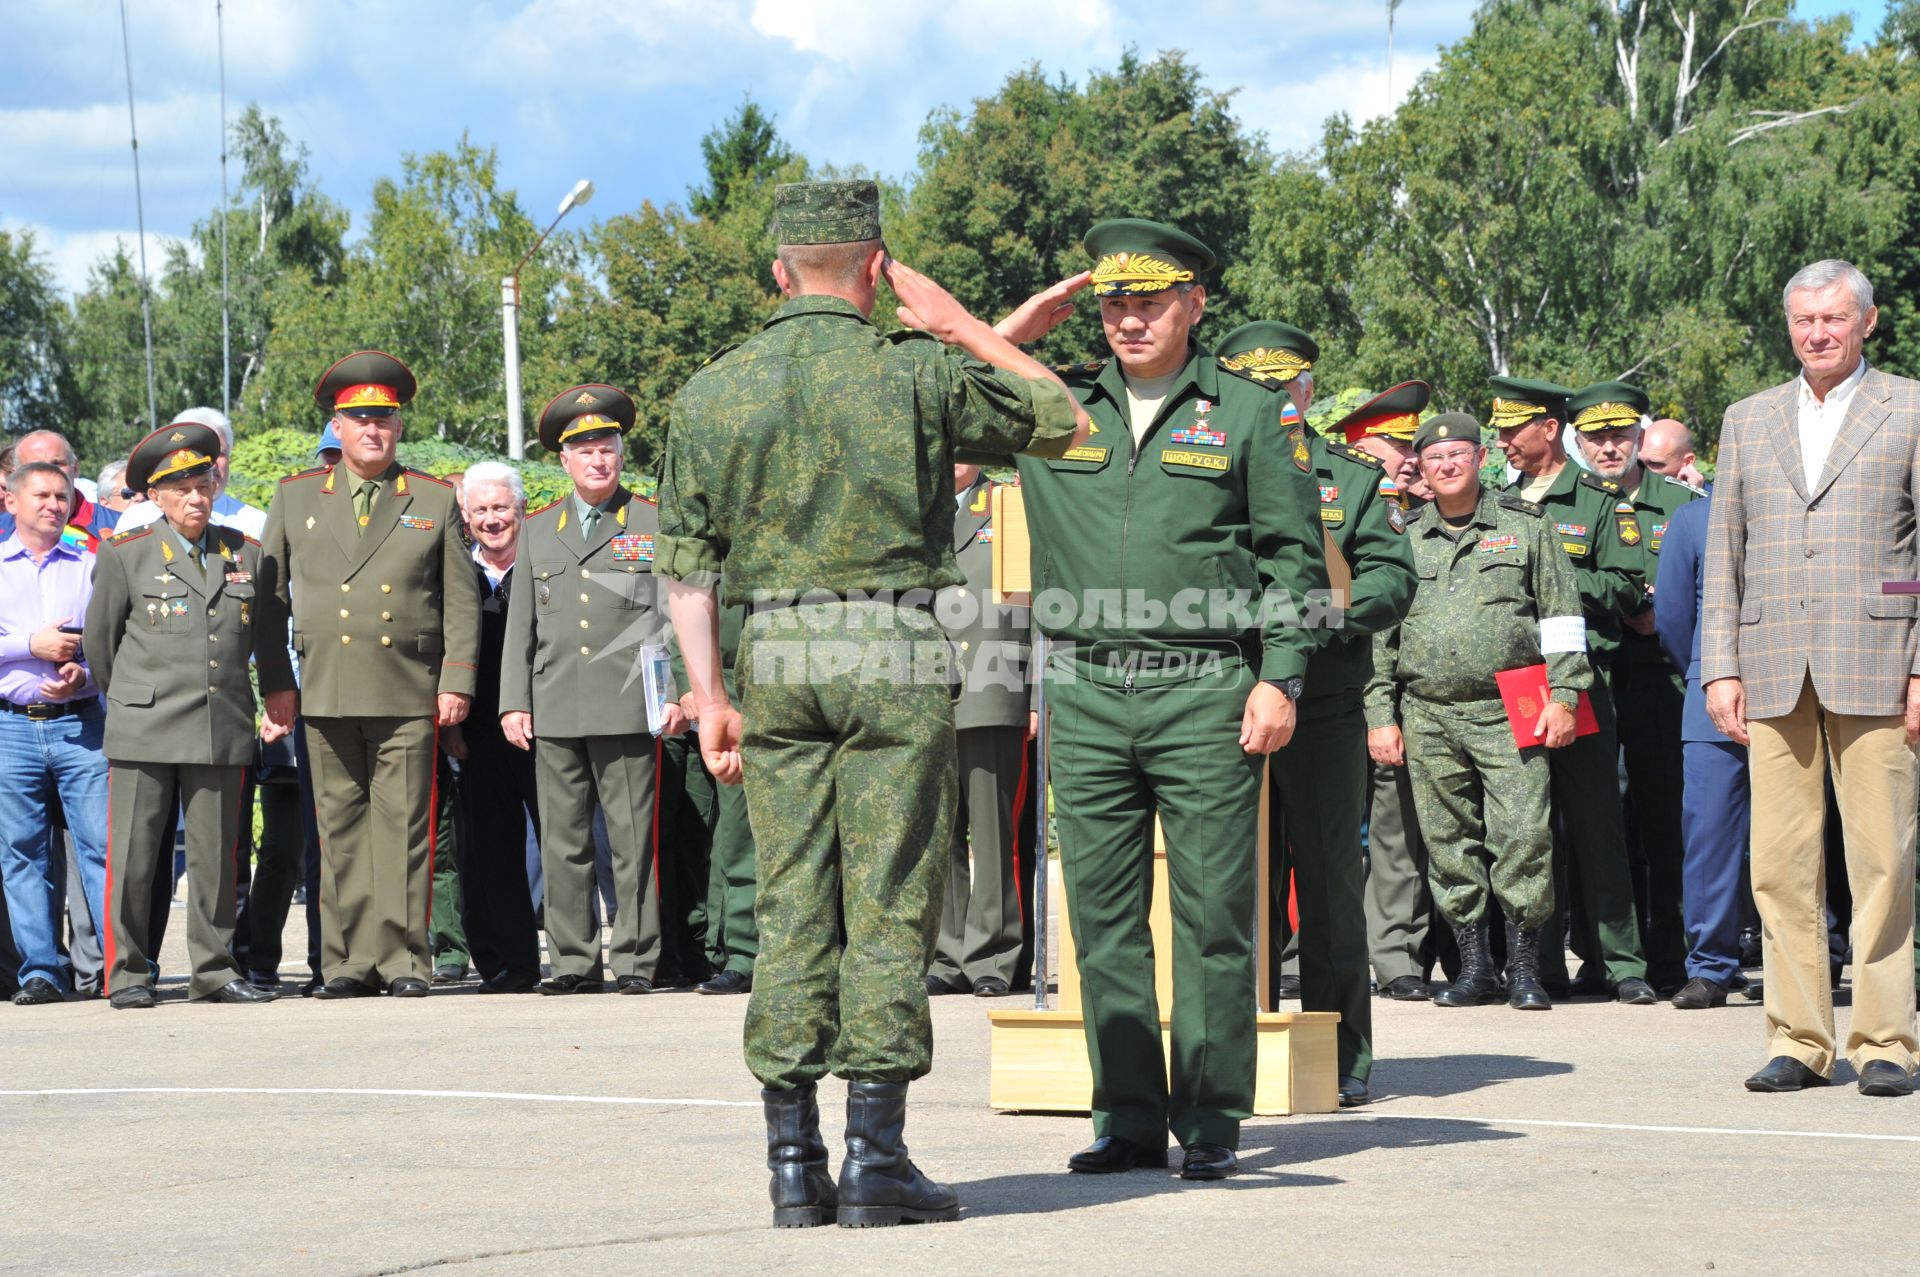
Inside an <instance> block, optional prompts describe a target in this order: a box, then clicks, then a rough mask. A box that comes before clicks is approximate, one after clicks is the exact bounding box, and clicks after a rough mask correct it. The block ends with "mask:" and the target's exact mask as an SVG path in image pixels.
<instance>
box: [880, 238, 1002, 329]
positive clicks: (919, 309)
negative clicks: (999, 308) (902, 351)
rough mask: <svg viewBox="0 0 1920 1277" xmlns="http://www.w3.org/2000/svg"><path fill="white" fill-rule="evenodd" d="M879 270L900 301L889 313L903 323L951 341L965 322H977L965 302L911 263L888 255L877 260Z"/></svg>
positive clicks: (963, 326) (966, 323) (965, 324)
mask: <svg viewBox="0 0 1920 1277" xmlns="http://www.w3.org/2000/svg"><path fill="white" fill-rule="evenodd" d="M880 270H881V273H882V274H884V275H885V276H886V278H887V283H888V284H889V285H890V286H891V287H892V288H893V295H894V296H896V297H898V298H899V299H900V305H898V306H896V307H894V312H893V313H894V314H896V315H898V316H899V317H900V322H901V323H903V324H905V325H906V326H907V327H909V328H918V329H919V330H920V331H922V332H925V333H931V334H932V335H934V336H935V337H938V338H939V339H940V340H941V341H944V342H946V343H948V344H949V345H951V344H953V343H954V342H955V341H957V340H959V338H960V336H961V333H962V330H963V329H965V328H966V326H967V325H969V324H978V323H979V322H980V321H979V320H977V319H975V318H974V317H973V315H972V314H971V313H970V312H969V311H968V310H967V308H966V307H965V306H962V305H961V304H960V303H959V302H957V301H955V300H954V296H953V294H952V293H950V292H948V291H947V290H946V289H944V288H942V287H940V285H938V284H936V283H934V282H933V281H932V280H930V279H928V278H927V277H926V276H925V275H922V274H921V273H920V272H919V271H917V270H915V269H913V267H911V266H907V265H904V264H903V263H900V262H896V261H894V260H893V258H891V257H889V258H887V259H886V261H885V262H883V263H882V264H881V267H880Z"/></svg>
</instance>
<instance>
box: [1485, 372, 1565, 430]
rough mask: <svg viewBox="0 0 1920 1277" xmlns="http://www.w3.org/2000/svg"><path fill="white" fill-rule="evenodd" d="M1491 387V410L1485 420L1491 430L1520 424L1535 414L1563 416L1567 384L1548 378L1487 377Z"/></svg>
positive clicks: (1559, 418)
mask: <svg viewBox="0 0 1920 1277" xmlns="http://www.w3.org/2000/svg"><path fill="white" fill-rule="evenodd" d="M1487 380H1488V381H1489V382H1490V383H1491V384H1492V386H1493V411H1492V412H1490V413H1489V414H1488V416H1487V419H1488V420H1489V421H1491V422H1492V423H1493V428H1494V429H1495V430H1508V429H1511V428H1512V427H1514V426H1524V425H1526V424H1527V423H1528V422H1529V421H1532V420H1533V419H1534V418H1535V417H1552V418H1554V419H1555V420H1556V421H1565V420H1566V419H1567V396H1568V395H1570V394H1572V393H1573V389H1572V387H1570V386H1562V385H1560V384H1558V383H1557V382H1552V381H1530V380H1528V379H1527V378H1525V377H1489V378H1488V379H1487Z"/></svg>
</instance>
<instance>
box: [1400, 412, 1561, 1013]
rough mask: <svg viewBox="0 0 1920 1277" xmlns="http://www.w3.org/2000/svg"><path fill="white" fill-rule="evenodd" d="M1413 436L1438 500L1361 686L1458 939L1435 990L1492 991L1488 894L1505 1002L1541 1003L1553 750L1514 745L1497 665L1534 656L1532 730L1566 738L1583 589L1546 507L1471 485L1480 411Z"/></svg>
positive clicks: (1439, 420) (1457, 994)
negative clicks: (1447, 977)
mask: <svg viewBox="0 0 1920 1277" xmlns="http://www.w3.org/2000/svg"><path fill="white" fill-rule="evenodd" d="M1414 446H1415V448H1416V449H1417V450H1418V452H1419V453H1420V464H1421V470H1422V472H1423V474H1425V476H1426V477H1427V479H1428V481H1429V483H1431V485H1432V486H1433V489H1434V493H1435V498H1434V502H1433V503H1432V504H1430V505H1428V506H1427V507H1426V508H1425V509H1424V510H1422V511H1420V512H1419V513H1418V514H1417V515H1416V516H1415V517H1414V519H1413V522H1412V524H1411V526H1410V527H1409V528H1408V530H1407V538H1408V540H1409V542H1410V543H1411V545H1412V548H1413V561H1414V569H1415V571H1416V573H1417V574H1418V577H1419V584H1418V586H1417V588H1416V589H1415V591H1414V596H1413V606H1412V608H1411V609H1410V610H1409V611H1408V613H1407V615H1406V619H1405V620H1404V621H1402V622H1401V624H1400V627H1399V628H1398V629H1397V630H1392V631H1388V632H1386V633H1383V634H1381V635H1379V636H1378V638H1377V639H1376V640H1375V646H1374V673H1373V682H1372V684H1371V685H1370V686H1369V689H1368V697H1369V701H1370V703H1378V702H1380V701H1382V700H1397V702H1398V706H1399V710H1400V713H1401V716H1402V719H1403V721H1404V723H1405V728H1404V733H1405V743H1404V753H1405V761H1406V766H1407V770H1408V773H1409V774H1410V776H1411V778H1412V782H1413V800H1414V804H1415V806H1416V807H1417V808H1418V810H1419V813H1420V830H1421V833H1422V834H1423V835H1424V836H1425V838H1426V840H1427V846H1428V849H1429V851H1430V853H1431V861H1430V865H1429V869H1430V873H1431V875H1432V879H1433V894H1434V898H1435V900H1436V901H1437V902H1438V903H1439V906H1440V912H1441V914H1442V916H1444V917H1445V918H1446V920H1447V921H1448V923H1449V924H1451V926H1452V927H1453V930H1454V935H1455V938H1456V939H1457V940H1458V942H1459V946H1460V957H1461V965H1460V975H1459V978H1458V979H1456V980H1454V982H1453V983H1452V984H1451V985H1449V986H1448V987H1447V988H1446V989H1444V990H1442V991H1441V992H1440V993H1439V994H1437V995H1435V998H1434V1000H1435V1001H1436V1002H1437V1003H1439V1004H1440V1005H1442V1006H1474V1005H1478V1004H1480V1003H1483V1002H1489V1001H1493V1000H1495V999H1497V998H1498V997H1499V996H1500V976H1499V972H1498V971H1497V970H1496V969H1495V967H1494V964H1493V959H1492V954H1491V952H1490V947H1489V943H1488V934H1487V924H1486V922H1485V921H1484V919H1485V917H1486V911H1487V903H1488V897H1489V894H1491V896H1492V898H1493V899H1495V900H1497V901H1498V902H1499V904H1500V909H1501V912H1502V913H1503V914H1505V916H1506V920H1507V955H1508V962H1509V974H1508V989H1509V993H1508V1003H1509V1005H1511V1006H1513V1007H1515V1008H1518V1009H1522V1010H1547V1009H1550V1008H1551V1007H1552V1005H1553V1004H1552V1002H1551V1000H1550V999H1549V998H1548V996H1547V993H1546V991H1545V989H1544V988H1543V987H1542V986H1541V983H1540V979H1539V961H1540V929H1541V927H1542V926H1543V925H1544V924H1545V923H1546V921H1547V919H1548V917H1549V916H1550V915H1551V914H1552V912H1553V877H1552V871H1551V865H1552V844H1551V839H1550V837H1549V835H1548V832H1547V811H1548V799H1547V793H1548V787H1549V778H1548V770H1547V757H1546V753H1547V751H1546V749H1542V748H1540V747H1538V746H1529V747H1527V748H1524V749H1523V748H1520V747H1519V746H1517V745H1516V744H1515V742H1514V735H1513V728H1512V727H1511V725H1510V724H1509V722H1508V718H1507V711H1506V708H1505V705H1504V704H1503V702H1502V700H1501V697H1500V691H1499V688H1498V686H1497V684H1496V683H1495V675H1496V674H1499V673H1500V672H1502V671H1504V670H1512V669H1519V668H1522V667H1525V666H1531V665H1538V664H1541V663H1542V662H1543V661H1544V662H1545V664H1546V668H1547V686H1548V689H1549V690H1548V699H1547V701H1546V702H1545V703H1543V704H1542V705H1541V706H1540V713H1541V716H1540V720H1539V723H1538V724H1537V725H1536V731H1537V732H1539V733H1540V735H1541V737H1542V742H1541V743H1542V745H1544V746H1546V747H1548V748H1553V749H1558V748H1564V747H1565V746H1566V744H1567V743H1568V742H1570V741H1571V740H1572V739H1573V729H1574V715H1573V712H1572V711H1573V707H1574V706H1575V705H1576V704H1577V703H1578V701H1579V696H1580V693H1581V692H1582V691H1585V690H1587V688H1588V687H1589V686H1590V684H1591V681H1592V675H1591V671H1590V670H1589V668H1588V665H1587V660H1586V657H1585V655H1584V652H1585V646H1586V638H1585V629H1586V627H1585V622H1584V621H1583V620H1582V619H1581V615H1580V599H1579V593H1578V588H1577V586H1576V585H1575V583H1574V579H1573V572H1572V570H1571V569H1570V568H1569V567H1568V566H1567V561H1566V556H1565V554H1564V553H1563V552H1562V551H1561V550H1560V549H1559V547H1558V546H1557V544H1556V539H1555V537H1554V535H1553V532H1552V530H1551V528H1550V527H1549V525H1548V523H1547V516H1546V514H1545V512H1544V511H1543V510H1542V509H1541V507H1540V506H1538V505H1536V504H1534V503H1533V502H1531V501H1527V500H1525V499H1524V498H1521V497H1519V496H1517V495H1515V494H1512V493H1499V494H1496V493H1494V492H1492V491H1489V490H1488V489H1486V488H1485V487H1483V486H1482V484H1481V483H1480V479H1479V470H1480V466H1481V463H1482V462H1483V461H1484V460H1485V457H1486V450H1485V448H1483V447H1482V446H1481V443H1480V423H1479V422H1477V421H1475V420H1474V419H1473V418H1472V417H1470V416H1468V415H1467V414H1465V413H1442V414H1441V415H1439V416H1437V417H1434V418H1432V419H1431V420H1429V421H1427V422H1424V423H1423V424H1422V425H1421V427H1420V430H1419V433H1418V434H1417V435H1416V436H1415V439H1414Z"/></svg>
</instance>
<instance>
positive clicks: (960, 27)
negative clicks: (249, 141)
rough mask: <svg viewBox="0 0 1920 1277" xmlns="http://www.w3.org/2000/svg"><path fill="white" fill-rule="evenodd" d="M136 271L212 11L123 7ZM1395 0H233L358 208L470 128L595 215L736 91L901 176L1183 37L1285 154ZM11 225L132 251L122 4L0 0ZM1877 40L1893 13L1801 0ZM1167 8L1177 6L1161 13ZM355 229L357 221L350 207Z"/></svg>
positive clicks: (81, 247) (190, 138)
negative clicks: (978, 102) (579, 194)
mask: <svg viewBox="0 0 1920 1277" xmlns="http://www.w3.org/2000/svg"><path fill="white" fill-rule="evenodd" d="M1474 7H1475V5H1474V0H1404V2H1403V3H1402V4H1401V6H1400V10H1399V13H1398V16H1397V18H1396V28H1395V39H1394V55H1393V68H1392V77H1391V92H1392V93H1393V94H1394V95H1398V94H1401V93H1403V92H1404V91H1405V90H1406V88H1407V87H1408V86H1409V85H1410V84H1412V82H1413V80H1414V78H1415V77H1416V76H1417V75H1418V74H1419V72H1420V71H1421V70H1423V69H1424V68H1425V67H1427V66H1429V65H1431V64H1432V62H1433V59H1434V53H1435V49H1436V48H1437V47H1438V46H1439V45H1441V44H1444V43H1448V42H1451V41H1453V40H1455V39H1458V38H1459V37H1460V36H1462V35H1463V34H1465V33H1466V31H1467V29H1468V27H1469V25H1470V22H1471V18H1472V13H1473V9H1474ZM127 8H128V14H129V22H130V29H131V34H132V50H133V59H132V62H133V84H134V101H135V105H136V107H137V109H138V113H139V127H140V163H141V176H142V180H143V188H144V194H145V202H146V223H147V230H148V233H149V241H148V252H149V262H150V263H152V264H154V265H155V266H156V267H157V264H158V261H159V244H158V241H159V240H160V239H161V238H162V237H169V236H179V235H183V234H185V233H186V232H187V230H188V229H189V228H190V227H191V226H192V224H193V222H194V220H195V219H196V218H199V217H204V216H205V215H206V214H207V212H208V211H209V210H210V209H212V208H213V207H214V206H215V205H216V204H217V203H218V202H219V194H220V172H219V164H218V160H219V118H220V117H219V74H218V61H217V49H216V43H215V23H214V0H127ZM1385 9H1386V6H1385V3H1384V0H1240V2H1239V3H1227V2H1225V0H1191V2H1190V3H1187V4H1184V5H1177V6H1176V5H1157V6H1152V5H1146V4H1140V3H1137V2H1130V0H949V2H948V3H939V4H936V3H929V2H927V0H227V3H226V5H225V32H226V68H227V76H226V84H227V103H228V112H229V115H230V116H233V115H237V114H238V113H239V111H240V109H241V108H242V107H243V106H245V104H246V103H248V102H250V101H257V102H259V103H260V104H261V105H262V106H263V107H264V108H265V109H266V110H267V111H269V112H270V113H272V114H274V115H277V116H279V117H280V119H281V121H282V123H283V124H284V126H285V127H286V129H287V131H288V133H289V134H290V135H291V136H293V137H294V138H296V139H298V140H299V141H301V142H304V143H305V144H306V145H307V146H308V147H309V148H310V150H311V159H310V162H311V165H312V172H313V176H314V178H315V179H316V180H317V181H318V183H319V184H320V186H321V187H322V189H324V190H325V191H326V192H327V193H328V194H329V195H331V196H332V197H333V198H334V199H336V200H338V201H339V202H341V203H342V204H344V205H346V206H347V207H348V208H349V209H351V210H353V211H354V212H355V214H356V215H357V214H358V213H359V212H360V211H361V210H363V209H364V208H365V207H366V204H367V199H368V192H369V190H370V188H371V186H372V183H373V181H374V179H375V178H376V177H379V176H381V175H392V174H394V173H396V172H397V171H398V168H399V158H400V155H401V154H402V153H403V152H408V151H412V152H422V151H429V150H435V149H440V148H444V147H447V146H449V145H451V144H452V143H454V142H455V141H457V140H458V138H459V137H460V134H461V132H462V131H463V130H464V131H466V132H467V133H468V134H469V135H470V136H471V137H472V139H473V140H474V141H475V142H477V143H479V144H482V145H489V146H495V147H497V148H498V149H499V153H500V165H501V172H502V175H503V177H504V179H505V182H506V184H507V185H509V186H512V187H514V188H516V189H517V190H518V191H519V192H520V194H521V197H522V199H523V200H524V201H525V203H526V205H527V206H528V207H529V208H530V209H531V210H533V212H534V215H535V216H536V218H539V217H542V215H543V214H545V215H550V214H551V210H552V209H553V207H554V206H555V204H556V203H557V202H558V200H559V199H560V197H561V196H562V195H563V194H565V192H566V190H567V188H568V187H569V186H571V185H572V184H573V182H574V181H575V180H576V179H577V178H580V177H590V178H592V179H593V180H594V182H595V184H596V185H597V187H598V193H597V194H596V195H595V197H594V200H593V202H592V203H591V204H590V205H588V206H587V207H586V208H584V209H582V210H581V212H580V213H577V214H574V215H573V216H572V217H571V218H570V219H569V224H570V225H571V224H576V223H584V222H587V221H591V220H595V219H598V218H601V217H605V216H608V215H610V214H613V213H618V212H622V211H624V210H627V209H631V208H635V207H638V206H639V204H640V203H641V202H642V201H644V200H653V201H655V202H656V203H663V202H667V201H675V200H682V199H684V197H685V192H686V188H687V186H688V185H689V184H690V183H692V182H694V181H696V180H697V179H698V178H699V175H700V153H699V139H700V136H701V134H703V133H704V132H706V130H708V129H709V128H711V127H712V126H713V125H714V124H715V123H716V122H717V121H719V120H721V119H723V118H724V117H725V116H726V115H728V114H729V113H730V112H731V111H733V110H734V108H735V107H737V106H738V105H739V103H740V101H741V100H742V98H743V97H745V96H747V95H751V96H753V97H754V98H755V99H757V100H758V101H759V102H760V103H761V105H762V106H763V107H765V108H766V109H768V110H769V111H771V112H772V113H773V114H774V115H775V116H776V117H777V119H778V122H779V126H780V128H781V131H782V132H783V133H784V134H785V135H786V136H787V137H788V139H789V140H790V141H791V142H792V143H793V144H794V145H795V146H796V147H797V148H798V149H799V150H800V151H802V152H803V153H805V154H806V155H807V156H808V157H809V158H811V159H814V160H816V161H821V162H827V163H833V164H839V165H852V164H864V165H866V166H867V167H868V168H869V169H872V170H874V171H877V172H881V173H887V174H904V173H906V172H908V171H910V170H911V169H912V167H913V165H914V159H915V154H916V147H917V133H918V130H919V127H920V125H921V123H922V122H923V121H924V120H925V119H926V117H927V113H928V112H929V111H931V110H933V109H935V108H937V107H940V106H942V105H952V106H965V104H967V103H968V102H970V101H971V100H972V99H973V98H975V97H978V96H981V95H984V94H988V93H991V92H993V90H994V89H995V88H996V87H997V86H998V85H999V83H1000V82H1001V81H1002V79H1004V77H1005V76H1006V74H1007V73H1008V72H1009V71H1011V70H1014V69H1016V68H1018V67H1020V66H1023V65H1025V64H1027V63H1030V62H1036V61H1037V62H1039V63H1040V64H1042V65H1043V66H1044V67H1046V68H1047V70H1048V71H1049V72H1065V73H1066V74H1067V75H1068V76H1069V77H1071V78H1074V79H1079V78H1081V77H1083V76H1084V75H1085V73H1086V72H1087V70H1089V69H1094V68H1106V67H1111V66H1112V65H1114V63H1115V62H1116V61H1117V59H1118V58H1119V56H1120V53H1121V51H1122V50H1123V49H1124V48H1125V47H1127V46H1128V45H1133V46H1135V47H1137V48H1139V49H1140V50H1141V52H1142V53H1144V54H1147V55H1151V54H1153V53H1155V52H1157V51H1159V50H1161V49H1167V48H1180V49H1184V50H1186V51H1187V52H1188V53H1189V54H1190V55H1191V56H1192V57H1193V58H1194V60H1195V61H1196V63H1197V64H1198V65H1199V66H1200V67H1201V68H1202V70H1203V72H1204V73H1205V74H1206V76H1207V77H1208V80H1209V81H1210V82H1211V83H1212V84H1213V85H1214V86H1215V87H1217V88H1222V89H1228V88H1231V89H1237V90H1238V96H1237V98H1236V109H1237V111H1238V113H1239V115H1240V117H1241V119H1242V120H1243V121H1244V122H1245V123H1247V124H1248V125H1249V126H1251V127H1253V128H1256V129H1259V130H1262V131H1264V132H1265V133H1266V134H1267V136H1268V138H1269V140H1270V142H1271V143H1272V144H1273V145H1274V146H1275V147H1276V148H1279V149H1291V148H1297V147H1305V146H1309V145H1311V144H1312V143H1313V142H1314V141H1315V140H1317V137H1318V134H1319V128H1320V122H1321V121H1322V120H1323V119H1324V118H1325V117H1326V116H1328V115H1330V114H1332V113H1333V112H1335V111H1343V110H1344V111H1346V112H1348V113H1349V114H1351V115H1353V116H1355V117H1356V118H1368V117H1371V116H1373V115H1377V114H1379V113H1381V112H1383V111H1384V110H1386V109H1387V108H1388V107H1389V105H1390V98H1389V77H1388V74H1387V62H1386V18H1385ZM4 10H5V15H6V30H7V35H8V38H7V39H6V40H5V41H4V42H0V173H4V174H5V175H6V177H5V180H4V181H3V182H0V227H4V228H5V229H8V230H15V231H17V230H21V229H30V230H32V231H33V232H34V233H35V235H36V237H37V239H38V242H39V245H40V248H41V251H42V254H43V256H44V257H45V259H46V260H47V261H48V262H50V263H51V264H52V266H53V267H54V270H55V272H56V275H57V276H58V278H59V280H60V282H61V284H62V285H63V286H64V287H66V288H68V289H73V288H76V287H78V286H79V285H80V284H81V283H82V282H83V281H84V279H85V276H86V269H87V266H88V264H89V263H91V262H92V261H93V260H94V259H96V258H97V257H98V256H99V255H100V254H101V253H103V252H106V251H110V250H111V248H112V246H113V244H114V242H115V240H116V239H123V240H125V241H126V242H127V243H128V244H129V245H130V246H131V245H132V243H133V241H134V238H135V236H134V227H135V224H136V223H135V208H134V188H133V176H132V163H131V159H130V151H129V147H128V130H127V98H126V82H125V79H124V75H125V69H124V64H123V61H122V54H121V40H120V10H119V5H118V3H117V0H5V4H4ZM1796 12H1797V15H1798V16H1801V17H1817V16H1825V15H1828V14H1834V13H1842V12H1849V13H1852V14H1854V15H1855V30H1856V34H1857V36H1861V37H1865V36H1870V35H1871V34H1872V33H1873V31H1874V30H1876V29H1877V28H1878V26H1879V23H1880V20H1881V17H1882V15H1883V13H1884V12H1885V0H1801V3H1799V4H1798V5H1797V6H1796ZM1169 19H1172V21H1171V22H1170V21H1169ZM356 221H357V216H356Z"/></svg>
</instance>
